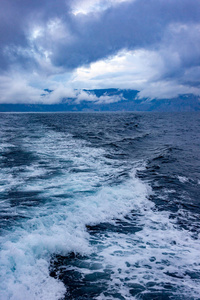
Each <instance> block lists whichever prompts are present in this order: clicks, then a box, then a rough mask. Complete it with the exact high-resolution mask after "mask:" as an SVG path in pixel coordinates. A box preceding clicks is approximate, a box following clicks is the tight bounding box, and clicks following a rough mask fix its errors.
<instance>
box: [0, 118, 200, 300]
mask: <svg viewBox="0 0 200 300" xmlns="http://www.w3.org/2000/svg"><path fill="white" fill-rule="evenodd" d="M0 168H1V171H0V177H1V181H0V191H1V193H0V208H1V209H0V224H1V237H0V242H1V252H0V273H1V276H2V277H1V280H0V299H1V300H8V299H9V300H10V299H11V300H39V299H42V300H60V299H71V300H72V299H73V300H82V299H87V300H88V299H89V300H90V299H97V300H104V299H105V300H114V299H120V300H124V299H145V300H146V299H160V300H167V299H174V300H175V299H176V300H194V299H200V235H199V233H200V113H199V112H194V113H58V114H57V113H46V114H45V113H35V114H31V113H29V114H6V113H5V114H0Z"/></svg>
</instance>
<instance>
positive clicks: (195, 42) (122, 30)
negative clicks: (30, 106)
mask: <svg viewBox="0 0 200 300" xmlns="http://www.w3.org/2000/svg"><path fill="white" fill-rule="evenodd" d="M0 5H1V9H0V103H41V102H43V103H56V102H59V101H60V100H61V99H62V98H63V97H74V96H76V98H77V100H76V101H77V102H80V101H82V100H83V99H86V98H87V97H88V100H91V101H93V100H95V101H96V99H93V98H91V95H88V94H86V93H84V92H80V91H77V89H78V90H80V89H83V88H86V89H94V88H110V87H115V88H121V89H137V90H140V96H141V97H143V96H145V97H150V98H154V97H157V98H164V97H174V96H177V95H178V94H180V93H194V94H198V95H200V0H1V3H0ZM45 88H48V89H51V90H53V92H52V93H51V94H48V93H47V95H46V96H41V94H43V91H42V90H43V89H45ZM74 89H76V90H75V91H74ZM102 101H104V102H106V101H109V99H107V98H106V96H105V97H104V98H102V99H101V102H102ZM110 101H113V99H111V100H110ZM116 101H118V100H117V99H116Z"/></svg>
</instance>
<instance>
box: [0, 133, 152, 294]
mask: <svg viewBox="0 0 200 300" xmlns="http://www.w3.org/2000/svg"><path fill="white" fill-rule="evenodd" d="M24 147H27V148H31V149H32V151H34V152H35V153H37V155H39V156H40V159H41V160H43V161H44V163H46V164H47V165H48V168H47V169H46V167H44V168H45V170H43V167H39V165H38V164H37V165H35V166H34V165H33V166H31V167H30V168H26V170H25V172H23V173H19V177H18V178H15V180H17V179H18V180H19V181H18V184H17V182H15V183H12V182H11V183H10V188H11V187H12V188H13V187H14V188H15V189H16V190H17V191H26V192H27V191H42V196H41V197H43V199H44V200H45V199H48V201H46V200H45V201H44V203H43V204H42V205H40V206H37V207H30V208H28V209H27V208H25V212H24V213H26V214H28V215H29V219H28V220H27V221H26V222H23V221H22V222H20V223H18V226H15V227H14V228H13V229H12V230H11V231H7V232H6V234H5V235H4V236H3V237H1V245H2V246H1V257H0V258H1V259H0V261H1V270H2V272H1V275H2V280H1V291H2V299H5V300H6V299H12V300H16V299H17V300H24V299H48V300H51V299H54V300H55V299H60V298H61V297H62V296H63V295H64V293H65V287H64V285H63V283H61V282H59V281H58V280H56V279H54V278H52V277H50V276H49V269H48V268H49V262H50V259H51V255H53V254H54V253H56V254H61V255H66V254H67V253H68V252H71V251H74V252H77V253H82V254H86V253H87V254H89V253H91V252H92V251H93V250H92V246H91V245H90V242H89V238H90V236H89V234H88V232H87V231H86V228H85V225H86V224H96V223H99V222H105V221H108V222H109V221H112V219H113V218H120V217H122V216H123V215H124V214H127V213H128V212H129V211H130V210H131V209H132V208H133V207H135V209H137V207H138V206H142V205H143V206H148V205H150V202H149V203H148V202H146V200H145V197H146V196H147V193H148V191H147V186H146V185H145V184H142V183H141V182H140V181H139V180H138V179H136V178H135V176H134V175H133V176H132V177H131V179H129V180H127V182H125V183H122V184H119V185H118V186H112V187H110V186H109V184H108V183H107V181H108V182H109V180H110V178H112V176H113V174H114V172H115V173H117V172H120V166H119V165H115V164H113V162H112V161H111V160H109V159H106V158H105V157H104V150H102V149H95V148H92V147H88V146H87V145H86V144H85V143H84V142H81V141H75V140H73V139H72V138H71V137H70V136H69V135H68V136H62V135H61V134H58V133H54V132H52V133H51V134H49V135H48V136H45V135H44V136H43V137H41V138H40V142H39V143H38V141H37V143H36V141H34V140H33V141H31V140H30V141H29V140H28V139H27V140H26V144H24ZM58 167H59V168H60V170H61V173H59V174H58V175H54V176H52V178H51V176H49V177H47V179H41V178H40V176H38V175H41V174H44V175H45V174H46V172H47V174H48V175H49V173H48V172H50V173H51V172H52V171H53V170H54V169H57V168H58ZM76 169H78V170H79V171H80V170H81V171H83V170H84V171H85V172H77V171H76ZM74 170H75V171H74ZM87 170H89V172H88V171H87ZM30 172H31V173H32V180H30V174H29V173H30ZM27 176H28V178H29V180H27ZM22 181H23V185H21V182H22ZM7 188H9V184H8V183H7ZM60 194H61V195H62V194H65V195H67V194H69V195H71V197H69V198H67V196H66V197H65V196H63V197H60V198H58V197H57V196H58V195H60ZM142 203H143V204H142ZM17 209H19V208H17ZM21 209H22V208H21Z"/></svg>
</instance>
